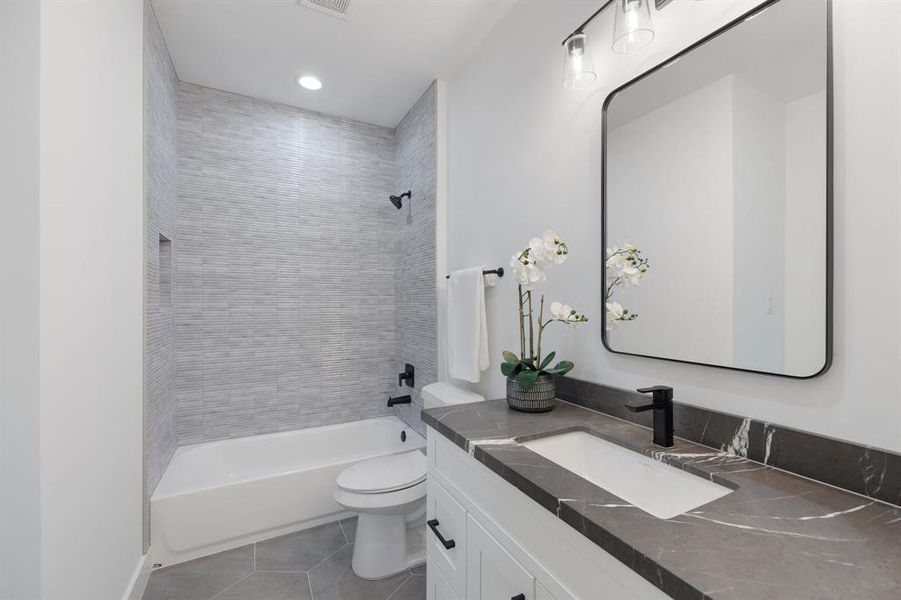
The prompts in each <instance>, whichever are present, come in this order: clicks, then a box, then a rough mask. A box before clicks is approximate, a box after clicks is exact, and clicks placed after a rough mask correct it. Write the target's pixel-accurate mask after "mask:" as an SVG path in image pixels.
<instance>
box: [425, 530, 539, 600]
mask: <svg viewBox="0 0 901 600" xmlns="http://www.w3.org/2000/svg"><path fill="white" fill-rule="evenodd" d="M421 522H422V521H420V523H421ZM510 600H526V595H525V594H516V595H515V596H513V597H512V598H510Z"/></svg>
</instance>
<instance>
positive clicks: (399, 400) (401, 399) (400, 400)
mask: <svg viewBox="0 0 901 600" xmlns="http://www.w3.org/2000/svg"><path fill="white" fill-rule="evenodd" d="M411 402H413V399H412V398H410V396H397V397H396V398H388V408H391V407H392V406H394V405H395V404H410V403H411Z"/></svg>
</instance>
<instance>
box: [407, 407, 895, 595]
mask: <svg viewBox="0 0 901 600" xmlns="http://www.w3.org/2000/svg"><path fill="white" fill-rule="evenodd" d="M422 419H423V421H424V422H425V423H426V424H427V425H429V426H430V427H432V428H434V429H435V430H436V431H438V432H440V433H441V434H442V435H444V436H445V437H447V438H448V439H450V440H451V441H453V442H454V443H455V444H456V445H458V446H460V447H461V448H463V449H464V450H466V451H467V452H469V453H470V454H472V455H473V456H474V457H475V459H476V460H478V461H479V462H481V463H483V464H484V465H486V466H487V467H488V468H489V469H491V470H492V471H494V472H495V473H497V474H498V475H500V476H501V477H502V478H503V479H505V480H506V481H508V482H509V483H511V484H513V485H514V486H515V487H517V488H518V489H519V490H521V491H522V492H524V493H525V494H527V495H528V496H529V497H531V498H532V499H534V500H535V501H536V502H537V503H539V504H540V505H541V506H543V507H544V508H546V509H547V510H548V511H550V512H551V513H552V514H554V515H556V516H557V517H559V518H560V519H562V520H563V521H564V522H566V523H567V524H569V525H570V526H571V527H573V528H574V529H576V530H577V531H579V532H580V533H582V534H583V535H585V536H586V537H587V538H589V539H590V540H592V541H593V542H595V543H596V544H598V545H599V546H600V547H601V548H603V549H604V550H605V551H607V552H608V553H610V554H612V555H613V556H615V557H616V558H617V559H619V560H620V561H622V562H623V563H625V564H626V565H628V566H629V567H630V568H631V569H632V570H634V571H635V572H636V573H638V574H640V575H641V576H642V577H644V578H645V579H647V580H648V581H650V582H651V583H653V584H654V585H656V586H657V587H659V588H660V589H661V590H663V591H664V592H666V593H667V594H668V595H670V596H672V597H674V598H680V599H681V598H691V599H696V598H715V599H721V598H728V599H738V598H741V599H743V600H744V599H748V598H767V599H777V598H786V599H791V600H800V599H802V598H818V599H819V598H842V599H851V598H853V599H855V600H863V599H871V598H872V599H881V598H886V599H893V600H898V599H899V598H901V508H899V507H896V506H893V505H890V504H884V503H881V502H878V501H875V500H871V499H869V498H866V497H863V496H858V495H857V494H853V493H851V492H846V491H844V490H840V489H838V488H834V487H830V486H828V485H824V484H821V483H818V482H816V481H812V480H809V479H805V478H803V477H799V476H797V475H793V474H791V473H787V472H785V471H780V470H778V469H774V468H772V467H767V466H764V465H762V464H760V463H756V462H753V461H750V460H747V459H745V458H741V457H738V456H735V455H732V454H729V453H727V452H723V451H719V450H714V449H711V448H708V447H706V446H701V445H698V444H695V443H692V442H688V441H686V440H683V439H679V438H677V439H676V444H675V446H674V447H673V448H667V449H663V448H660V447H658V446H654V445H653V444H652V443H651V432H650V430H649V429H647V428H645V427H642V426H640V425H635V424H633V423H629V422H627V421H621V420H619V419H616V418H614V417H610V416H607V415H605V414H602V413H598V412H594V411H591V410H588V409H586V408H582V407H580V406H576V405H573V404H568V403H565V402H559V403H558V405H557V407H556V408H555V409H554V410H553V411H551V412H549V413H542V414H528V413H521V412H516V411H513V410H510V409H509V408H508V407H507V405H506V402H505V401H504V400H491V401H488V402H478V403H475V404H466V405H458V406H450V407H444V408H435V409H430V410H426V411H423V413H422ZM579 430H581V431H587V432H589V433H592V434H593V435H597V436H599V437H601V438H603V439H605V440H608V441H611V442H614V443H616V444H618V445H620V446H623V447H626V448H629V449H631V450H635V451H637V452H641V453H642V454H645V455H648V456H651V457H653V458H655V459H657V460H661V461H664V462H666V463H668V464H671V465H674V466H677V467H679V468H682V469H685V470H687V471H691V472H693V473H695V474H697V475H701V476H704V477H706V478H709V479H711V480H713V481H716V482H718V483H721V484H723V485H726V486H727V487H730V488H733V489H734V491H733V492H732V493H730V494H728V495H726V496H724V497H722V498H719V499H717V500H714V501H713V502H710V503H708V504H706V505H704V506H701V507H700V508H698V509H697V510H692V511H689V512H687V513H684V514H681V515H679V516H676V517H674V518H672V519H659V518H657V517H654V516H652V515H650V514H648V513H646V512H644V511H642V510H641V509H639V508H636V507H634V506H632V505H631V504H628V503H626V502H625V501H623V500H622V499H620V498H618V497H616V496H614V495H613V494H611V493H609V492H607V491H605V490H604V489H602V488H600V487H598V486H596V485H594V484H592V483H591V482H589V481H587V480H585V479H582V478H581V477H579V476H578V475H576V474H574V473H572V472H570V471H567V470H566V469H564V468H562V467H560V466H558V465H556V464H555V463H553V462H551V461H549V460H548V459H546V458H544V457H542V456H539V455H538V454H536V453H534V452H532V451H531V450H529V449H527V448H526V447H524V446H520V445H518V444H515V443H510V442H511V441H513V442H516V441H526V440H528V439H534V438H538V437H545V436H547V435H551V434H556V433H562V432H567V431H579Z"/></svg>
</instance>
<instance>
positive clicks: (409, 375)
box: [397, 363, 415, 387]
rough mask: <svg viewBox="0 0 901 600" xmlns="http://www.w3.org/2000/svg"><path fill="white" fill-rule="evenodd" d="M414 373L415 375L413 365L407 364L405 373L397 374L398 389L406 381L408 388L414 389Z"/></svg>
mask: <svg viewBox="0 0 901 600" xmlns="http://www.w3.org/2000/svg"><path fill="white" fill-rule="evenodd" d="M414 373H415V371H414V369H413V365H411V364H410V363H407V364H405V365H404V372H403V373H398V374H397V385H398V387H400V386H402V385H403V384H404V382H405V381H406V382H407V385H408V386H410V387H413V385H414V383H415V379H414V378H413V376H414Z"/></svg>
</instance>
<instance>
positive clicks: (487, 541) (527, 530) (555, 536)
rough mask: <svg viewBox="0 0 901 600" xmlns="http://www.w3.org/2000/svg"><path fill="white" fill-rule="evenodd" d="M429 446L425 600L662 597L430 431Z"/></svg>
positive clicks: (567, 527) (430, 429) (577, 534)
mask: <svg viewBox="0 0 901 600" xmlns="http://www.w3.org/2000/svg"><path fill="white" fill-rule="evenodd" d="M428 440H429V441H428V444H429V445H428V457H429V475H428V519H429V522H430V524H431V525H432V526H431V527H430V529H431V531H430V532H429V533H428V540H427V556H428V599H429V600H463V599H467V600H498V599H503V600H506V599H507V598H511V599H514V598H515V599H517V600H533V599H534V600H575V599H576V598H596V597H597V593H598V590H599V589H600V588H599V586H603V589H604V590H605V591H604V594H605V597H609V598H647V599H654V598H666V597H667V596H666V594H664V593H663V592H661V591H660V590H659V589H657V588H655V587H654V586H653V585H652V584H650V583H649V582H647V581H645V580H644V579H642V578H641V577H640V576H639V575H637V574H636V573H634V572H633V571H631V570H630V569H629V568H628V567H626V566H625V565H623V564H622V563H620V562H618V561H617V560H616V559H614V558H613V557H612V556H611V555H610V554H608V553H607V552H605V551H604V550H602V549H601V548H600V547H599V546H598V545H596V544H594V543H593V542H591V541H590V540H588V539H587V538H585V537H584V536H582V535H580V534H579V533H578V532H576V531H575V530H573V529H572V528H571V527H569V526H568V525H566V524H565V523H564V522H562V521H561V520H560V519H558V518H556V517H554V515H552V514H550V513H549V512H548V511H547V510H546V509H545V508H544V507H542V506H540V505H539V504H536V503H535V501H534V500H532V499H531V498H529V497H527V496H525V495H524V494H522V493H521V492H519V491H518V490H517V489H516V488H515V487H513V486H512V485H510V484H509V483H507V482H506V481H504V480H503V479H501V478H500V477H498V476H497V475H495V474H494V473H492V472H491V470H490V469H488V468H486V467H485V466H484V465H482V464H481V463H479V462H478V461H476V460H473V457H472V456H470V455H469V454H467V453H466V452H465V451H464V450H463V449H462V448H460V447H459V446H457V445H455V444H454V443H453V442H451V441H450V440H449V439H447V438H446V437H444V436H443V435H442V434H440V433H438V432H436V431H435V430H434V429H432V428H431V427H430V428H429V432H428ZM435 521H437V522H438V523H437V525H436V524H435ZM439 536H440V537H439Z"/></svg>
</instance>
